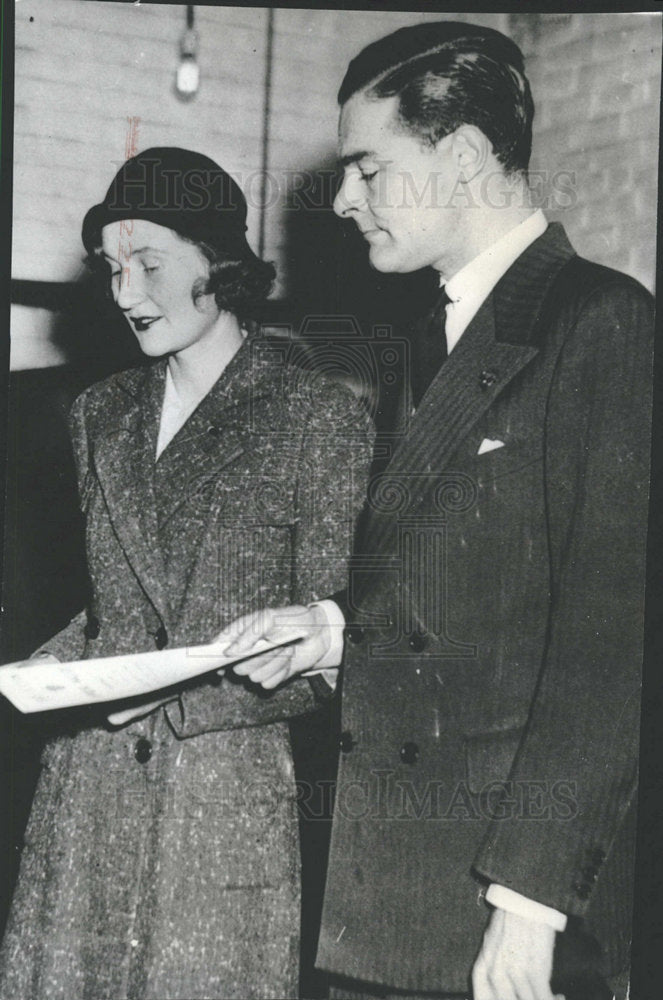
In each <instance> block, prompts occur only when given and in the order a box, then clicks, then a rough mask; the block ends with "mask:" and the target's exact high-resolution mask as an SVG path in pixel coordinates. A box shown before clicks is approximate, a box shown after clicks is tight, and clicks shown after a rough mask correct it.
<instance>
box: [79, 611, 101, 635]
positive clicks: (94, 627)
mask: <svg viewBox="0 0 663 1000" xmlns="http://www.w3.org/2000/svg"><path fill="white" fill-rule="evenodd" d="M83 632H84V634H85V638H86V639H98V638H99V633H100V632H101V625H100V624H99V619H98V618H97V617H96V615H89V617H88V620H87V624H86V626H85V628H84V629H83Z"/></svg>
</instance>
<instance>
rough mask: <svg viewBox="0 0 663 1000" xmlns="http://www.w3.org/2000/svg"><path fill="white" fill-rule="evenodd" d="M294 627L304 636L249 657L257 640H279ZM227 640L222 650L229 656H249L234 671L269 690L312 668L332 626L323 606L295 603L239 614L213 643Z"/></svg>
mask: <svg viewBox="0 0 663 1000" xmlns="http://www.w3.org/2000/svg"><path fill="white" fill-rule="evenodd" d="M294 630H297V631H304V632H305V635H304V638H302V639H299V640H297V641H296V642H292V643H290V644H289V645H287V646H279V647H277V648H276V649H270V650H268V651H267V652H265V653H257V654H256V655H255V656H251V650H252V649H253V648H254V646H255V645H256V643H257V642H258V641H259V640H260V639H266V640H268V641H269V642H278V641H279V639H280V638H284V637H287V636H288V635H289V634H290V633H292V632H293V631H294ZM226 640H227V641H228V642H229V643H230V645H229V646H228V647H227V648H226V650H225V653H226V654H227V655H228V656H236V657H241V656H251V658H250V659H247V660H243V661H242V662H241V663H237V664H236V665H235V666H234V667H233V670H234V671H235V673H236V674H238V675H239V676H240V677H248V678H249V679H250V680H251V681H253V683H254V684H261V685H262V687H264V688H265V689H267V690H269V689H271V688H275V687H277V685H279V684H282V683H283V682H284V681H287V680H288V679H289V678H291V677H294V676H296V675H297V674H302V673H304V672H305V671H307V670H311V669H313V668H314V667H315V666H316V664H317V663H319V661H320V660H322V658H323V657H324V656H325V654H326V652H327V650H328V649H329V647H330V645H331V629H330V626H329V622H328V619H327V615H326V614H325V612H324V610H323V609H322V608H320V607H319V606H317V605H313V606H312V607H308V608H306V607H304V606H303V605H300V604H295V605H291V606H290V607H286V608H265V609H263V610H262V611H256V612H254V613H253V614H248V615H242V617H241V618H237V619H236V620H235V621H234V622H233V623H232V624H231V625H229V626H228V627H227V628H225V629H224V630H223V632H221V633H220V634H219V635H218V636H217V637H216V639H215V640H214V642H215V643H223V642H224V641H226Z"/></svg>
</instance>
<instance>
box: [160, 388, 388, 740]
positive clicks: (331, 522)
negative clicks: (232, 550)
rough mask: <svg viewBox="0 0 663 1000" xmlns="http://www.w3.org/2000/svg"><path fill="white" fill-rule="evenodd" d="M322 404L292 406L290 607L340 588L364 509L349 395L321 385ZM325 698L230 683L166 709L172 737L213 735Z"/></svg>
mask: <svg viewBox="0 0 663 1000" xmlns="http://www.w3.org/2000/svg"><path fill="white" fill-rule="evenodd" d="M325 386H326V388H325V393H324V398H320V399H318V398H315V397H317V394H314V399H313V403H312V405H311V406H310V407H309V408H305V409H304V410H302V408H301V406H299V407H298V406H296V405H293V412H292V417H291V419H292V426H293V428H296V427H298V426H299V427H300V428H301V433H300V445H299V448H298V456H297V470H296V475H297V498H296V523H295V526H294V530H293V541H292V567H291V592H290V598H291V601H292V602H293V603H298V604H308V603H310V602H311V601H314V600H317V599H318V598H320V597H322V596H324V595H325V594H326V593H328V592H329V591H331V590H334V589H337V588H339V587H341V586H343V585H344V584H345V582H346V576H347V572H348V563H349V559H350V553H351V548H352V542H353V532H354V525H355V522H356V519H357V516H358V514H359V511H360V509H361V506H362V504H363V502H364V497H365V490H366V478H367V475H368V468H369V465H370V460H371V452H372V430H371V425H370V421H369V419H368V417H367V416H366V414H365V412H364V410H363V407H362V406H361V405H360V403H359V402H358V401H357V400H356V399H355V397H354V396H353V394H352V393H351V392H350V391H349V390H346V389H344V388H342V387H340V386H336V385H335V384H333V383H325ZM329 693H330V690H328V686H327V685H326V684H325V682H324V681H323V680H322V679H321V678H319V677H312V678H311V679H310V681H307V680H305V679H303V678H296V679H294V680H293V681H291V682H289V683H287V684H285V685H283V686H281V687H280V688H278V689H277V690H276V691H274V692H271V693H266V692H262V691H254V690H249V689H247V687H246V686H245V685H244V683H236V682H234V681H233V679H232V678H231V677H229V678H227V679H224V681H223V684H222V685H221V686H220V689H219V691H218V696H215V692H214V691H213V690H212V689H211V688H210V685H204V686H203V687H200V686H199V687H197V688H195V687H194V688H192V689H191V690H190V691H187V692H186V693H185V694H184V695H183V696H182V698H181V705H180V706H169V707H168V709H167V712H168V718H169V720H170V723H171V725H172V726H173V728H174V729H175V731H176V732H177V734H178V736H180V737H189V736H195V735H198V734H199V733H202V732H208V731H210V730H215V729H234V728H240V727H243V726H251V725H263V724H266V723H271V722H278V721H283V720H285V719H288V718H290V717H292V716H295V715H300V714H303V713H305V712H308V711H311V710H312V709H314V708H315V707H316V706H317V705H318V703H319V702H320V701H323V700H326V698H327V697H328V696H329Z"/></svg>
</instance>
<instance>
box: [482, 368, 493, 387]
mask: <svg viewBox="0 0 663 1000" xmlns="http://www.w3.org/2000/svg"><path fill="white" fill-rule="evenodd" d="M496 382H497V372H492V371H489V370H487V369H486V370H485V371H482V372H481V374H480V375H479V385H480V386H481V388H482V389H490V387H491V385H495V383H496Z"/></svg>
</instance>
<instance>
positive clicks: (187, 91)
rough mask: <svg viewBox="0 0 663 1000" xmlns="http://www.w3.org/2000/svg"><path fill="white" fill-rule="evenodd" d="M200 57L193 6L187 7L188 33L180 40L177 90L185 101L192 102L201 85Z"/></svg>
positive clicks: (188, 5)
mask: <svg viewBox="0 0 663 1000" xmlns="http://www.w3.org/2000/svg"><path fill="white" fill-rule="evenodd" d="M197 55H198V32H197V31H196V30H195V28H194V26H193V4H190V3H189V4H187V7H186V31H185V32H184V34H183V35H182V38H181V39H180V64H179V66H178V67H177V77H176V80H175V90H176V93H177V96H178V97H180V98H181V99H182V100H184V101H188V100H190V99H191V98H192V97H193V96H194V95H195V94H196V93H197V92H198V85H199V83H200V69H199V67H198V63H197V61H196V57H197Z"/></svg>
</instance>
